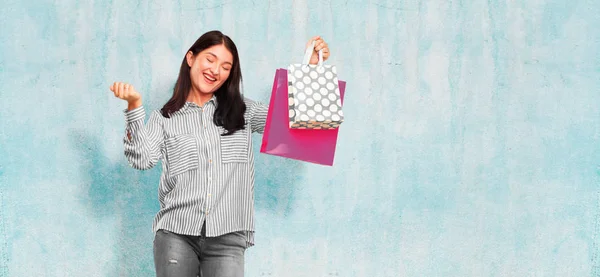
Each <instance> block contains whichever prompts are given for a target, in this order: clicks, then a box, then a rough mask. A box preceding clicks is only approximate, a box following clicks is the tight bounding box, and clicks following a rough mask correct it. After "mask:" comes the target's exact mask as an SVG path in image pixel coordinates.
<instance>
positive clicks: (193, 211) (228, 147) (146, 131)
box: [124, 96, 268, 247]
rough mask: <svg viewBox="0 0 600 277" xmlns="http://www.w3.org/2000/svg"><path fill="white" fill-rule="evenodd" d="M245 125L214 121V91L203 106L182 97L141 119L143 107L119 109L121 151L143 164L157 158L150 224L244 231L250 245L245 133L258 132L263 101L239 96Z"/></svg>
mask: <svg viewBox="0 0 600 277" xmlns="http://www.w3.org/2000/svg"><path fill="white" fill-rule="evenodd" d="M244 101H245V102H246V107H247V108H246V113H245V115H244V117H245V120H246V125H245V129H243V130H238V131H236V132H235V133H234V134H233V135H230V136H221V134H222V133H224V132H225V129H224V128H223V127H222V126H216V125H215V124H214V122H213V115H214V112H215V109H216V106H217V105H218V103H217V99H216V97H214V96H213V97H212V99H211V100H209V101H208V102H206V104H204V106H203V107H200V106H198V105H197V104H195V103H192V102H186V103H185V105H184V106H183V107H182V108H181V109H180V110H179V111H177V112H175V113H173V114H172V115H171V117H170V118H165V117H163V116H162V114H161V113H160V111H158V110H156V111H154V112H152V114H151V115H150V118H149V119H148V122H147V123H146V124H144V120H145V117H146V112H145V110H144V107H143V106H141V107H138V108H136V109H133V110H131V111H127V110H125V111H124V113H125V118H126V123H127V124H126V135H125V137H124V144H125V156H126V157H127V160H128V161H129V165H130V166H131V167H133V168H135V169H140V170H145V169H150V168H152V167H154V166H155V165H156V164H157V163H158V161H159V160H161V161H162V163H161V164H162V173H161V176H160V181H159V186H158V200H159V202H160V210H159V211H158V213H157V214H156V217H155V218H154V222H153V223H152V230H153V232H156V231H157V230H159V229H165V230H168V231H171V232H174V233H178V234H182V235H191V236H200V232H201V229H202V224H203V223H205V224H206V236H208V237H213V236H220V235H223V234H226V233H230V232H237V231H245V233H246V242H247V247H250V246H252V245H254V154H253V151H252V143H251V141H250V140H251V133H252V132H258V133H262V132H263V130H264V126H265V121H266V118H267V111H268V106H267V105H265V104H262V103H260V102H256V101H252V100H250V99H247V98H245V99H244Z"/></svg>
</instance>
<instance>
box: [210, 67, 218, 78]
mask: <svg viewBox="0 0 600 277" xmlns="http://www.w3.org/2000/svg"><path fill="white" fill-rule="evenodd" d="M210 72H211V73H212V74H213V75H215V76H216V75H219V65H216V66H215V67H213V68H211V69H210Z"/></svg>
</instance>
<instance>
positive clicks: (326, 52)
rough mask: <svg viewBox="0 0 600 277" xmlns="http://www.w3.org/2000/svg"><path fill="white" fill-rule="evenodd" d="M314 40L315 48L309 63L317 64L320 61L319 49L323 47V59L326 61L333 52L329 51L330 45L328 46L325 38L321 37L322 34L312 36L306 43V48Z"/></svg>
mask: <svg viewBox="0 0 600 277" xmlns="http://www.w3.org/2000/svg"><path fill="white" fill-rule="evenodd" d="M313 41H314V42H315V48H314V49H313V53H312V56H311V57H310V62H309V64H317V63H318V62H319V50H321V49H323V61H326V60H327V59H328V58H329V55H330V54H331V52H329V46H327V43H326V42H325V41H324V40H323V38H321V36H316V37H313V38H311V39H310V40H309V41H308V43H306V48H308V47H310V45H311V44H312V42H313ZM306 48H305V49H306Z"/></svg>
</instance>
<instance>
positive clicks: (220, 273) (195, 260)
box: [154, 226, 246, 277]
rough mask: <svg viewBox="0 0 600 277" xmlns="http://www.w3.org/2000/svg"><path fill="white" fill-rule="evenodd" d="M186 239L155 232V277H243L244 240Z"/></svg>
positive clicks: (237, 237) (241, 234)
mask: <svg viewBox="0 0 600 277" xmlns="http://www.w3.org/2000/svg"><path fill="white" fill-rule="evenodd" d="M205 234H206V231H205V226H203V227H202V234H201V235H200V236H186V235H179V234H175V233H172V232H169V231H166V230H158V231H157V232H156V235H155V237H154V265H155V267H156V276H157V277H175V276H176V277H188V276H189V277H197V276H199V277H243V276H244V252H245V251H246V236H245V234H244V232H234V233H229V234H225V235H222V236H219V237H210V238H209V237H206V235H205Z"/></svg>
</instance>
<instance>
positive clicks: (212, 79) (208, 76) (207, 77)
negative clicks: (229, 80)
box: [203, 73, 217, 83]
mask: <svg viewBox="0 0 600 277" xmlns="http://www.w3.org/2000/svg"><path fill="white" fill-rule="evenodd" d="M203 75H204V79H206V80H207V81H208V82H210V83H213V82H215V81H217V78H215V77H212V76H210V75H208V74H206V73H204V74H203Z"/></svg>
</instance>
